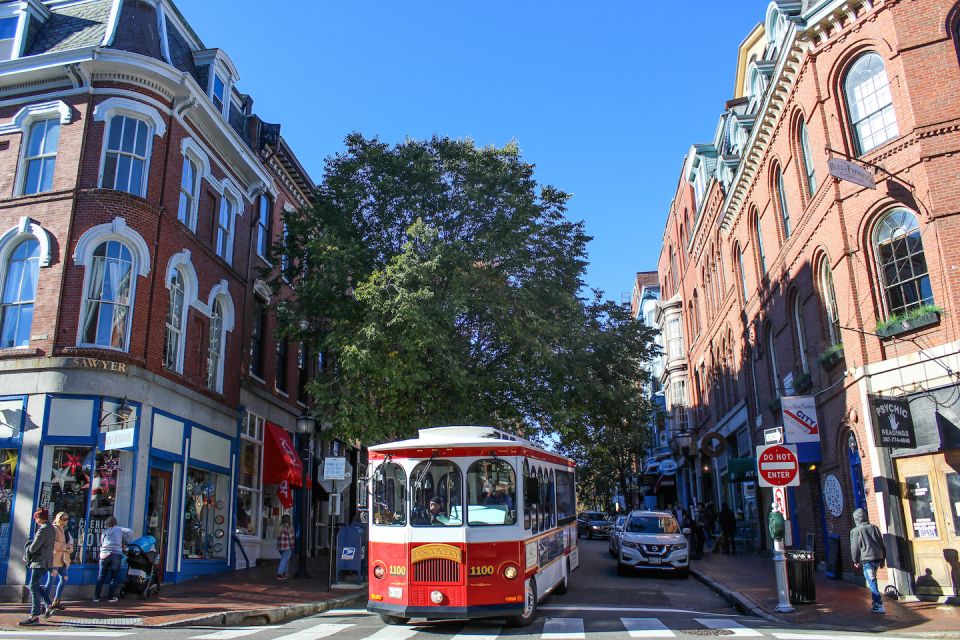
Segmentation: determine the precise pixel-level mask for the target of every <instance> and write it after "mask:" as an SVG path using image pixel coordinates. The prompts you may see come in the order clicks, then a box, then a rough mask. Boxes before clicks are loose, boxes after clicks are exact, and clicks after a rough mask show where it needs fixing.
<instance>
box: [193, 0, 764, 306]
mask: <svg viewBox="0 0 960 640" xmlns="http://www.w3.org/2000/svg"><path fill="white" fill-rule="evenodd" d="M175 2H177V6H178V7H179V8H180V10H181V11H182V12H183V13H184V15H185V16H186V18H187V20H188V21H189V22H190V23H191V25H192V26H193V27H194V29H195V30H196V32H197V33H198V34H199V36H200V38H201V39H202V40H203V42H204V44H205V45H206V46H207V47H219V48H221V49H224V50H225V51H226V52H227V54H228V55H229V56H230V57H231V59H232V60H233V61H234V63H235V64H236V66H237V70H238V72H239V74H240V82H239V84H238V89H239V90H240V91H242V92H243V93H249V94H251V95H252V96H253V99H254V110H255V111H256V112H257V113H258V114H259V115H260V116H261V117H262V118H263V119H264V120H267V121H268V122H279V123H281V124H282V133H283V136H284V137H285V138H286V139H287V141H288V142H289V143H290V145H291V146H292V147H293V149H294V152H295V153H296V154H297V156H298V157H299V158H300V160H301V162H302V163H303V165H304V166H305V167H306V169H307V171H309V172H310V173H311V175H312V176H313V178H314V180H316V181H319V180H320V179H321V177H322V172H323V160H324V158H325V157H326V156H328V155H330V154H333V153H336V152H338V151H341V150H342V149H343V138H344V136H345V135H346V134H347V133H349V132H351V131H359V132H360V133H362V134H364V135H366V136H374V135H376V136H379V137H380V138H381V139H383V140H385V141H388V142H399V141H402V140H403V139H404V138H406V137H411V138H428V137H430V136H431V135H433V134H435V133H436V134H439V135H445V136H450V137H454V138H472V139H473V140H474V141H475V142H476V143H478V144H481V145H485V144H491V143H493V144H496V145H503V144H504V143H506V142H508V141H510V140H511V139H516V140H517V141H518V143H519V145H520V148H521V149H522V151H523V157H524V159H525V160H526V161H528V162H532V163H534V164H535V165H536V166H537V174H536V177H537V180H538V181H539V182H541V183H548V184H553V185H554V186H556V187H558V188H561V189H563V190H565V191H567V192H570V193H572V194H573V196H574V197H573V199H572V200H571V202H570V210H569V214H568V215H569V217H570V218H571V219H575V220H585V221H586V226H587V232H588V233H589V234H590V235H591V236H593V238H594V239H593V241H592V242H591V243H590V267H589V269H588V273H587V284H588V285H589V286H590V287H594V288H598V289H601V290H603V291H604V292H605V293H606V295H607V297H609V298H612V299H615V300H620V297H621V294H623V293H628V292H629V291H630V289H631V288H632V286H633V274H634V273H635V272H636V271H644V270H651V269H655V268H656V263H657V257H658V255H659V252H660V243H661V239H662V235H663V223H664V220H665V216H666V212H667V209H668V207H669V204H670V199H671V198H672V197H673V194H674V192H675V190H676V185H677V180H678V177H679V173H680V167H681V163H682V161H683V156H684V154H685V153H686V151H687V149H688V148H689V147H690V145H691V144H693V143H698V142H709V141H710V140H712V138H713V134H714V131H715V128H716V125H717V119H718V117H719V115H720V114H721V112H722V110H723V104H724V102H725V101H726V100H728V99H730V98H732V97H733V85H734V76H735V73H736V61H737V46H738V45H739V44H740V42H741V41H742V40H743V38H744V37H745V36H746V35H747V33H748V32H749V31H750V30H751V29H752V28H753V27H754V25H756V24H757V23H758V22H761V21H762V20H763V17H764V12H765V10H766V6H767V4H768V3H767V2H766V1H764V0H687V1H686V2H681V1H676V2H660V1H656V0H443V1H425V0H336V1H334V0H273V1H272V2H263V0H257V1H254V0H175Z"/></svg>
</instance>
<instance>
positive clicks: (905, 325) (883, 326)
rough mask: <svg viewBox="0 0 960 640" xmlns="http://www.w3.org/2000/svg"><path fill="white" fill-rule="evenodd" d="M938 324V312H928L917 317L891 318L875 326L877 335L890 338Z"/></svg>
mask: <svg viewBox="0 0 960 640" xmlns="http://www.w3.org/2000/svg"><path fill="white" fill-rule="evenodd" d="M938 322H940V312H939V311H934V310H930V311H927V312H926V313H922V314H919V315H912V316H910V315H908V316H905V317H902V318H891V319H890V320H887V321H885V322H882V323H880V324H878V325H877V335H878V336H880V337H881V338H892V337H893V336H898V335H900V334H903V333H909V332H911V331H916V330H917V329H922V328H923V327H929V326H931V325H934V324H937V323H938Z"/></svg>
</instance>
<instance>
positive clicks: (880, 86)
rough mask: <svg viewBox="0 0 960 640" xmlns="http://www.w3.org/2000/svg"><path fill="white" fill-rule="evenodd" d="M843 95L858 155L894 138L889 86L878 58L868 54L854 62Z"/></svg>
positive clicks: (875, 55) (845, 81)
mask: <svg viewBox="0 0 960 640" xmlns="http://www.w3.org/2000/svg"><path fill="white" fill-rule="evenodd" d="M843 92H844V95H845V96H846V100H847V109H848V110H849V111H850V124H851V126H852V127H853V134H854V138H855V140H856V143H857V152H858V153H861V154H863V153H867V152H868V151H870V150H871V149H875V148H876V147H879V146H880V145H881V144H883V143H884V142H886V141H887V140H892V139H893V138H896V137H897V135H898V134H899V130H898V129H897V114H896V113H895V112H894V110H893V98H892V97H891V96H890V82H889V81H888V80H887V71H886V69H884V67H883V59H882V58H881V57H880V56H879V55H877V54H876V53H867V54H864V55H862V56H860V57H859V58H857V61H856V62H854V63H853V64H852V65H851V66H850V70H849V71H847V76H846V78H845V79H844V81H843Z"/></svg>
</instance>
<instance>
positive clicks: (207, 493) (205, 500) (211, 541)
mask: <svg viewBox="0 0 960 640" xmlns="http://www.w3.org/2000/svg"><path fill="white" fill-rule="evenodd" d="M229 491H230V481H229V478H228V477H227V476H225V475H222V474H219V473H214V472H212V471H203V470H201V469H197V468H194V467H189V468H188V469H187V490H186V494H185V500H184V505H183V512H184V513H183V557H184V558H189V559H203V560H209V559H222V558H226V557H227V544H228V543H229V539H228V538H227V521H226V520H227V511H226V505H227V502H228V500H227V499H228V497H229Z"/></svg>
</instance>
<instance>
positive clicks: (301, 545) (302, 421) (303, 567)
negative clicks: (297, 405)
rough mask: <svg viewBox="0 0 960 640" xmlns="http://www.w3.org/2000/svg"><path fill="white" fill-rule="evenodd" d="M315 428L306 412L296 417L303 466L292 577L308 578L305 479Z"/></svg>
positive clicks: (307, 518)
mask: <svg viewBox="0 0 960 640" xmlns="http://www.w3.org/2000/svg"><path fill="white" fill-rule="evenodd" d="M316 430H317V419H316V418H314V417H313V416H311V415H310V414H308V413H304V414H303V415H301V416H300V417H298V418H297V434H298V435H299V436H300V437H301V439H302V440H303V442H302V448H303V451H302V453H303V457H302V461H303V466H302V467H301V479H300V537H299V539H298V540H297V573H296V574H295V575H294V576H293V577H294V578H309V577H310V574H309V573H307V532H308V531H309V530H310V502H309V501H308V500H307V481H308V480H309V478H310V475H309V473H310V472H309V471H308V469H307V467H308V465H310V463H311V462H312V461H313V455H312V454H311V448H310V444H311V439H312V438H313V432H314V431H316Z"/></svg>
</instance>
